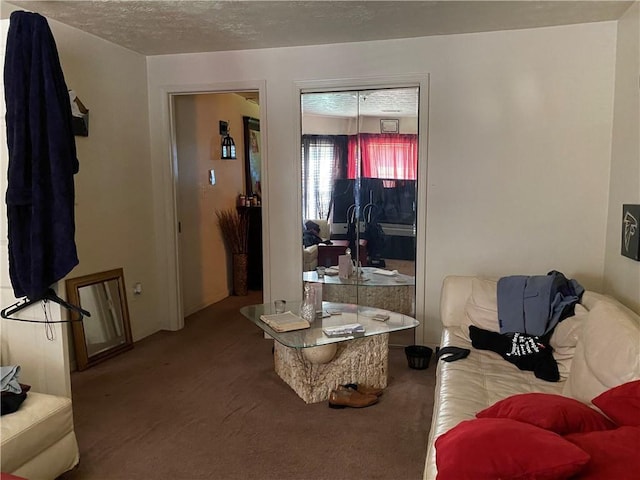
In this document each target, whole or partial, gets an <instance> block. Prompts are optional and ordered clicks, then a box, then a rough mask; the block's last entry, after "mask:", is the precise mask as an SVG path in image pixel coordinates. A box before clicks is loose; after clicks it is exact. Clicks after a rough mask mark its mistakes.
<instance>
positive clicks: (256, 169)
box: [242, 117, 262, 197]
mask: <svg viewBox="0 0 640 480" xmlns="http://www.w3.org/2000/svg"><path fill="white" fill-rule="evenodd" d="M242 121H243V123H244V165H245V183H246V188H247V195H258V196H259V197H261V196H262V191H261V187H260V185H261V183H260V182H261V180H262V178H261V177H262V163H261V160H260V149H261V144H260V120H258V119H257V118H252V117H242Z"/></svg>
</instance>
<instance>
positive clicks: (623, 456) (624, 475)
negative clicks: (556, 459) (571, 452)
mask: <svg viewBox="0 0 640 480" xmlns="http://www.w3.org/2000/svg"><path fill="white" fill-rule="evenodd" d="M565 438H566V439H567V440H568V441H569V442H571V443H573V444H575V445H577V446H578V447H580V448H581V449H582V450H584V451H585V452H587V453H588V454H589V455H591V460H589V463H587V466H586V467H585V468H584V470H582V471H581V472H580V477H579V478H580V480H588V479H593V480H602V479H609V478H610V479H615V480H627V479H628V480H632V479H633V480H635V479H637V478H638V472H640V455H638V448H640V428H638V427H620V428H616V429H615V430H607V431H603V432H589V433H572V434H571V435H567V436H566V437H565Z"/></svg>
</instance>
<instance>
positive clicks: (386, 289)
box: [302, 267, 416, 315]
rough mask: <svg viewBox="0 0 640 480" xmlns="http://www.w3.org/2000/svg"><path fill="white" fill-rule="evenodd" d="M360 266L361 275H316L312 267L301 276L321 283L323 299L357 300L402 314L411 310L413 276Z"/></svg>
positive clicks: (349, 301) (413, 288)
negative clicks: (389, 273) (347, 276)
mask: <svg viewBox="0 0 640 480" xmlns="http://www.w3.org/2000/svg"><path fill="white" fill-rule="evenodd" d="M334 268H336V267H334ZM359 270H360V272H361V274H360V275H353V276H351V277H349V278H340V277H339V276H338V275H325V276H324V277H322V278H318V274H317V272H315V271H313V272H303V274H302V280H303V281H304V282H310V283H321V284H322V299H323V300H326V301H328V302H340V303H357V304H359V305H367V306H369V307H377V308H383V309H385V310H391V311H394V312H400V313H404V314H405V315H412V314H413V312H414V307H415V305H414V301H413V299H414V294H415V286H416V279H415V277H412V276H410V275H404V274H402V273H396V274H395V275H383V274H380V273H376V272H377V271H385V270H381V269H378V268H375V267H360V268H359Z"/></svg>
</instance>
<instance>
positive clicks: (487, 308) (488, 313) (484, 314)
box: [461, 277, 500, 338]
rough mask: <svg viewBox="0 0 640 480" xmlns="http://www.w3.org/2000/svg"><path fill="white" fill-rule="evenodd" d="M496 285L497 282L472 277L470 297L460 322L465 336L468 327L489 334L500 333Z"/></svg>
mask: <svg viewBox="0 0 640 480" xmlns="http://www.w3.org/2000/svg"><path fill="white" fill-rule="evenodd" d="M497 285H498V283H497V281H495V280H492V279H488V278H475V277H474V278H473V279H472V280H471V295H470V296H469V298H468V300H467V303H466V305H465V308H464V318H463V319H462V322H461V325H462V327H463V328H462V330H463V332H465V333H466V334H467V335H468V332H469V329H468V327H469V326H470V325H473V326H475V327H478V328H482V329H483V330H489V331H490V332H500V325H499V324H498V297H497V288H498V287H497ZM467 338H468V337H467Z"/></svg>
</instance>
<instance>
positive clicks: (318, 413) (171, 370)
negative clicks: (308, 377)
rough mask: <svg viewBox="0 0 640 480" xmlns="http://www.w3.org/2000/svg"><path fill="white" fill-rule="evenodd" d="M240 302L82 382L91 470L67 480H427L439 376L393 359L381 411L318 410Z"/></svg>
mask: <svg viewBox="0 0 640 480" xmlns="http://www.w3.org/2000/svg"><path fill="white" fill-rule="evenodd" d="M260 301H261V297H260V296H259V292H250V295H249V296H246V297H229V298H227V299H225V300H223V301H222V302H219V303H217V304H215V305H212V306H210V307H208V308H206V309H205V310H202V311H201V312H198V313H196V314H194V315H192V316H191V317H189V318H188V319H187V320H186V322H185V323H186V326H185V328H184V329H183V330H181V331H179V332H159V333H157V334H155V335H152V336H150V337H148V338H146V339H144V340H142V341H140V342H137V343H136V344H135V348H134V349H133V350H131V351H128V352H125V353H123V354H121V355H119V356H117V357H114V358H112V359H110V360H107V361H106V362H104V363H102V364H99V365H96V366H95V367H92V368H90V369H88V370H86V371H84V372H74V373H73V374H72V376H71V381H72V389H73V408H74V418H75V426H76V434H77V437H78V442H79V445H80V465H79V466H78V467H76V469H74V470H73V471H71V472H68V473H66V474H65V475H63V476H62V477H60V479H64V480H116V479H122V480H125V479H126V480H137V479H145V480H147V479H154V480H159V479H172V480H192V479H194V480H195V479H207V480H209V479H260V480H270V479H274V480H275V479H278V480H286V479H309V480H321V479H331V480H339V479H345V480H346V479H349V480H356V479H385V480H386V479H389V480H391V479H394V480H395V479H403V480H405V479H406V480H411V479H416V480H417V479H421V478H422V472H423V468H424V460H425V455H426V442H427V436H428V430H429V426H430V419H431V412H432V408H433V389H434V384H435V378H434V370H435V369H434V365H433V361H432V365H431V366H430V367H429V368H428V369H426V370H412V369H409V368H408V366H407V360H406V357H405V354H404V351H403V349H400V348H392V349H391V350H390V355H389V386H388V387H387V389H386V391H385V393H384V395H383V396H382V397H381V400H380V402H379V403H378V404H376V405H373V406H371V407H368V408H364V409H343V410H334V409H330V408H327V404H326V402H322V403H318V404H312V405H307V404H305V403H304V402H303V401H302V400H301V399H300V398H298V396H297V395H296V394H295V393H294V392H293V390H291V389H290V388H289V387H288V386H287V385H286V384H285V383H284V382H282V380H280V379H279V377H278V376H277V375H276V374H275V372H274V371H273V358H272V354H271V346H272V342H271V341H270V340H266V339H264V337H263V334H262V331H261V330H259V329H258V327H256V326H255V325H253V324H252V323H251V322H249V321H248V320H246V319H245V318H244V317H243V316H242V315H241V314H240V313H239V312H238V310H239V308H240V307H241V306H242V305H244V304H251V303H259V302H260Z"/></svg>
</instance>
